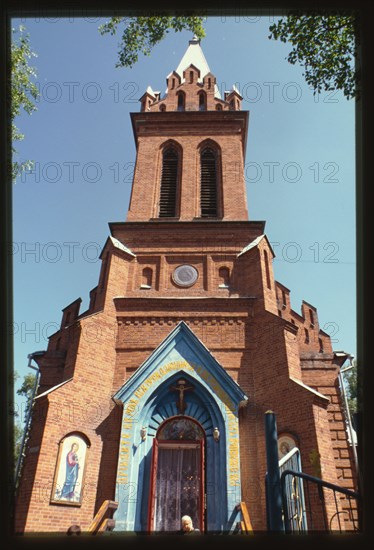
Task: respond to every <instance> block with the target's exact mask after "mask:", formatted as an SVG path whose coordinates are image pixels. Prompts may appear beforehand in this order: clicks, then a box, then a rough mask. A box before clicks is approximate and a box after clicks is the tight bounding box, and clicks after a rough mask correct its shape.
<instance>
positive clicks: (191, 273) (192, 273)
mask: <svg viewBox="0 0 374 550" xmlns="http://www.w3.org/2000/svg"><path fill="white" fill-rule="evenodd" d="M198 276H199V273H198V271H197V269H195V268H194V267H193V266H192V265H187V264H185V265H180V266H178V267H177V268H176V269H175V270H174V273H173V281H174V282H175V283H176V284H177V285H178V286H192V285H193V284H195V283H196V281H197V278H198Z"/></svg>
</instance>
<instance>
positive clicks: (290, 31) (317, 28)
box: [269, 13, 360, 99]
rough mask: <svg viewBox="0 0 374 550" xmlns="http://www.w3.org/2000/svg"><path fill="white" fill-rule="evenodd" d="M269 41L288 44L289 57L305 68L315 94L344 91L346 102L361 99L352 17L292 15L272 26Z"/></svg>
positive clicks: (356, 40) (356, 39)
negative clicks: (289, 47) (290, 46)
mask: <svg viewBox="0 0 374 550" xmlns="http://www.w3.org/2000/svg"><path fill="white" fill-rule="evenodd" d="M269 31H270V33H271V34H270V35H269V38H270V39H272V38H273V39H274V40H280V41H281V42H289V43H290V44H292V46H293V48H292V50H291V52H290V53H289V54H288V57H287V58H286V59H287V60H288V61H289V62H290V63H292V64H293V65H294V64H295V63H297V62H298V63H300V65H302V66H303V67H304V69H305V73H304V77H305V80H306V82H307V83H308V84H309V85H310V86H311V87H312V88H313V90H314V94H316V93H320V92H321V90H322V89H324V90H325V91H331V90H342V91H343V93H344V95H345V96H346V98H347V99H351V98H354V97H356V98H358V97H359V90H358V84H359V78H360V73H359V69H358V68H357V67H355V60H357V51H358V50H357V48H358V32H357V26H356V19H355V17H354V16H353V15H351V14H348V15H332V14H331V15H330V14H329V15H321V14H318V13H316V14H308V15H302V14H300V13H293V14H290V15H288V16H287V17H285V18H281V19H280V20H279V21H278V22H277V23H275V24H274V25H271V26H270V27H269Z"/></svg>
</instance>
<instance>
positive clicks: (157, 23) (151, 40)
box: [99, 17, 205, 67]
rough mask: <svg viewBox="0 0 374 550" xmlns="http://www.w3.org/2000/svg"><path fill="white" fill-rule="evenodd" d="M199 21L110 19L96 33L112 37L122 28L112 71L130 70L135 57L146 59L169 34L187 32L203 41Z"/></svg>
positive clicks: (201, 21)
mask: <svg viewBox="0 0 374 550" xmlns="http://www.w3.org/2000/svg"><path fill="white" fill-rule="evenodd" d="M203 20H204V18H203V17H112V18H111V20H110V21H109V22H108V23H104V24H103V25H100V27H99V31H100V33H101V34H102V35H103V34H108V33H109V34H111V35H114V34H115V33H116V32H117V29H118V27H119V26H122V25H123V26H124V29H123V32H122V37H121V42H120V44H119V51H118V62H117V63H116V67H132V66H133V65H134V64H135V63H136V62H137V61H138V58H139V53H142V54H144V55H150V53H151V50H152V48H153V46H155V45H156V44H158V43H159V42H161V40H162V39H163V38H165V35H166V34H167V33H168V32H170V31H175V32H180V31H182V30H189V31H191V32H192V33H194V34H195V35H196V36H197V37H198V38H204V36H205V31H204V28H203Z"/></svg>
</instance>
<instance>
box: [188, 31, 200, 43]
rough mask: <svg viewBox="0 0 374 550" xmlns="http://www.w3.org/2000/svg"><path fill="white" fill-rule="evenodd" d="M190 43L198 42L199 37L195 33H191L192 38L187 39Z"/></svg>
mask: <svg viewBox="0 0 374 550" xmlns="http://www.w3.org/2000/svg"><path fill="white" fill-rule="evenodd" d="M189 43H190V44H200V38H198V36H197V34H196V33H195V34H194V35H193V38H192V40H190V41H189Z"/></svg>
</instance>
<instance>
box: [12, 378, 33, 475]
mask: <svg viewBox="0 0 374 550" xmlns="http://www.w3.org/2000/svg"><path fill="white" fill-rule="evenodd" d="M17 378H19V374H18V373H17V372H16V373H14V380H17ZM34 387H35V374H33V373H30V374H26V375H25V376H24V378H23V383H22V386H21V387H20V388H19V389H18V390H17V394H18V395H21V396H23V397H24V398H25V406H24V407H22V411H23V413H22V416H23V418H22V419H21V420H22V423H21V422H19V421H18V420H17V421H16V418H17V419H18V418H19V414H18V412H17V411H15V413H14V420H15V422H14V432H13V443H14V465H15V466H16V465H17V462H18V458H19V454H20V452H21V444H22V437H23V433H24V430H25V428H26V426H25V425H24V423H25V421H26V419H27V417H28V414H29V411H30V407H31V404H32V398H33V394H34Z"/></svg>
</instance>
